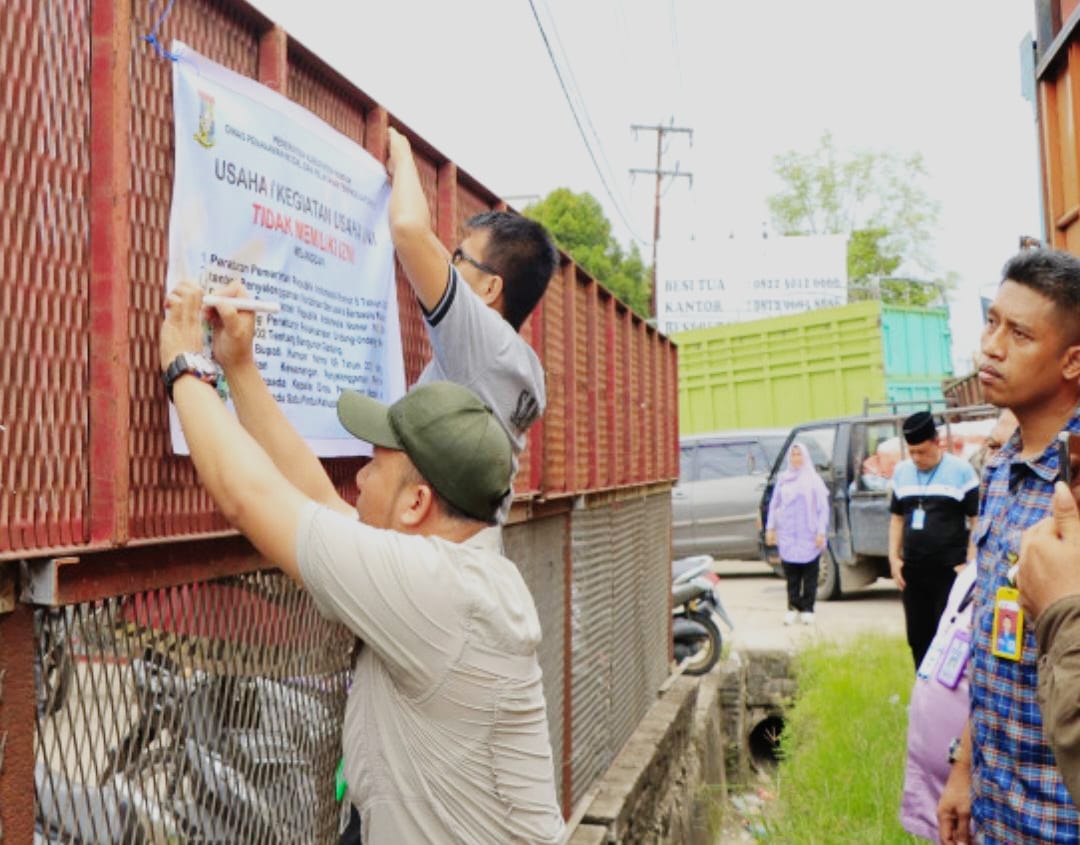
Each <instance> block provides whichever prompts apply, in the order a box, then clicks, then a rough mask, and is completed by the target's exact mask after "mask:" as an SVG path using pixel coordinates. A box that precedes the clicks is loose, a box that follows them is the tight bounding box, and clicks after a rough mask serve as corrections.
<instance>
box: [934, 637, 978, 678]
mask: <svg viewBox="0 0 1080 845" xmlns="http://www.w3.org/2000/svg"><path fill="white" fill-rule="evenodd" d="M970 655H971V635H970V634H969V633H968V632H967V631H964V630H962V629H957V630H955V631H953V635H952V638H951V639H950V640H949V645H948V646H947V647H946V649H945V656H944V657H943V658H942V659H941V665H940V666H938V670H937V681H938V683H939V684H942V685H943V686H946V687H948V688H949V689H956V685H957V684H959V683H960V679H961V678H962V677H963V676H964V667H965V666H966V665H967V662H968V657H969V656H970Z"/></svg>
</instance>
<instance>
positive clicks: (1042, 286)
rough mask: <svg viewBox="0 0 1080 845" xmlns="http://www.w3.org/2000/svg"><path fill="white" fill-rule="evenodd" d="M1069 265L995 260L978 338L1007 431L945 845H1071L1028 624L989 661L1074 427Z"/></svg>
mask: <svg viewBox="0 0 1080 845" xmlns="http://www.w3.org/2000/svg"><path fill="white" fill-rule="evenodd" d="M1078 380H1080V261H1078V260H1077V259H1076V258H1075V257H1073V256H1071V255H1069V254H1067V253H1064V252H1057V251H1053V250H1031V251H1027V252H1022V253H1020V254H1019V255H1017V256H1015V257H1014V258H1013V259H1011V260H1010V261H1009V262H1008V264H1006V265H1005V268H1004V272H1003V281H1002V283H1001V286H1000V287H999V288H998V292H997V296H996V298H995V300H994V304H993V305H992V306H991V308H990V310H989V313H988V316H987V321H986V326H985V328H984V329H983V336H982V355H981V361H980V370H979V381H980V383H981V385H982V388H983V393H984V395H985V396H986V398H987V399H988V400H989V401H990V402H992V403H993V404H995V405H997V406H998V407H1002V408H1009V409H1010V410H1012V411H1013V413H1014V414H1015V415H1016V418H1017V420H1018V422H1019V428H1018V430H1017V432H1016V434H1014V435H1013V437H1012V438H1011V439H1010V440H1009V442H1008V443H1007V444H1006V445H1005V446H1004V447H1003V448H1002V449H1001V450H1000V451H999V452H998V454H997V455H995V456H994V457H993V458H992V459H991V460H990V461H989V462H988V463H987V466H986V470H985V474H984V476H983V480H982V496H981V501H980V504H979V517H978V521H977V523H976V527H975V531H974V533H973V535H972V540H973V543H974V545H975V547H976V553H977V560H978V576H977V580H976V588H975V601H974V614H973V623H972V644H971V660H972V664H971V670H972V671H971V716H970V719H969V720H968V726H967V728H965V730H964V732H963V735H962V736H961V737H960V741H959V743H958V744H957V745H958V748H957V750H956V751H955V754H954V755H951V756H952V757H953V759H954V762H953V766H952V772H951V774H950V775H949V780H948V782H947V783H946V785H945V791H944V793H943V795H942V797H941V802H940V803H939V805H938V824H939V829H940V831H941V841H942V842H943V843H945V845H953V843H961V842H962V843H967V842H971V841H972V839H971V834H972V832H974V834H975V837H976V839H975V841H978V842H981V843H987V844H988V845H1020V844H1021V843H1075V842H1078V841H1080V827H1078V817H1077V809H1076V806H1075V805H1074V804H1073V800H1072V798H1071V797H1070V795H1069V792H1068V790H1067V789H1066V787H1065V784H1064V783H1063V781H1062V779H1061V775H1060V773H1059V771H1058V769H1057V764H1056V761H1055V759H1054V754H1053V751H1052V750H1051V748H1050V746H1049V744H1048V743H1047V740H1046V737H1045V735H1044V733H1043V725H1042V717H1041V715H1040V712H1039V704H1038V699H1037V690H1038V674H1037V663H1036V661H1037V656H1038V650H1037V645H1036V642H1035V636H1034V633H1033V631H1032V629H1031V626H1030V625H1029V624H1027V623H1026V622H1025V623H1024V625H1023V630H1018V631H1017V632H1016V635H1017V645H1018V651H1017V653H1016V654H1015V655H1013V656H1014V657H1015V658H1016V659H1011V658H1010V657H1009V656H1002V655H995V654H994V653H993V652H994V649H993V645H994V644H993V642H992V640H991V632H992V630H993V624H994V617H995V611H996V610H997V611H999V612H998V616H999V618H1000V615H1001V612H1003V611H1004V610H1005V609H1006V608H1007V607H1009V606H1010V602H1011V603H1012V605H1011V606H1015V601H1016V595H1015V590H1012V588H1011V587H1010V585H1009V581H1008V572H1009V569H1010V567H1011V566H1012V565H1013V564H1014V563H1015V562H1016V560H1017V557H1018V555H1019V552H1020V535H1021V533H1022V532H1023V530H1024V529H1025V528H1028V527H1029V526H1031V525H1033V524H1034V523H1036V522H1038V521H1039V520H1041V519H1042V518H1043V517H1045V516H1047V515H1048V514H1049V513H1050V502H1051V496H1052V495H1053V489H1054V482H1055V480H1056V479H1057V477H1058V465H1057V450H1056V449H1055V448H1054V441H1055V439H1056V437H1057V434H1058V433H1059V432H1060V431H1062V430H1068V431H1080V414H1078V413H1077V403H1078V401H1080V387H1078Z"/></svg>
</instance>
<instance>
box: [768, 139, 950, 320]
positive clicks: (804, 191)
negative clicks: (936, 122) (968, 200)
mask: <svg viewBox="0 0 1080 845" xmlns="http://www.w3.org/2000/svg"><path fill="white" fill-rule="evenodd" d="M773 170H774V172H775V173H776V175H777V176H779V177H780V179H781V181H782V182H783V184H784V186H783V188H782V189H781V190H780V191H778V192H777V193H775V194H773V195H772V196H770V197H769V199H768V202H769V211H770V213H771V215H772V225H773V228H774V229H775V230H776V231H777V232H778V233H780V234H782V235H847V236H848V292H849V295H850V298H851V299H852V300H859V299H881V300H882V301H884V302H889V303H894V304H903V305H930V304H935V303H939V304H942V303H943V302H944V298H945V294H946V291H948V290H949V289H950V288H952V287H955V285H956V275H955V274H954V273H946V274H944V275H939V274H938V272H937V268H936V266H935V265H934V261H933V258H932V257H931V254H930V253H931V246H932V244H933V233H934V229H935V227H936V226H937V217H938V204H937V203H936V202H934V201H933V200H932V199H931V198H930V196H929V195H928V194H927V191H926V187H925V183H926V180H927V173H926V165H925V164H924V163H923V159H922V155H921V154H919V153H913V154H910V155H906V156H904V155H899V154H897V153H895V152H883V151H876V150H856V151H854V152H849V153H841V152H839V151H837V149H836V146H835V144H834V143H833V138H832V134H831V133H829V132H826V133H825V134H824V135H822V136H821V139H820V141H819V142H818V145H817V148H816V149H815V150H813V151H812V152H809V153H802V152H797V151H794V150H791V151H789V152H786V153H782V154H780V155H778V156H776V158H775V159H774V160H773Z"/></svg>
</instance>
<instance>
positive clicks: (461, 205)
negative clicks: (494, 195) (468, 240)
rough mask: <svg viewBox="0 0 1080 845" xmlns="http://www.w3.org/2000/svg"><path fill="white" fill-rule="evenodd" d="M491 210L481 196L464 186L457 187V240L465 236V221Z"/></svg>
mask: <svg viewBox="0 0 1080 845" xmlns="http://www.w3.org/2000/svg"><path fill="white" fill-rule="evenodd" d="M485 211H491V206H490V205H489V204H488V203H487V201H485V200H484V199H483V198H482V197H480V196H478V195H477V194H474V193H473V192H472V191H469V190H467V189H465V188H462V187H460V186H459V188H458V202H457V212H458V219H457V240H458V241H460V240H461V239H462V238H463V237H464V236H465V221H466V220H468V219H469V218H470V217H473V216H475V215H477V214H482V213H483V212H485Z"/></svg>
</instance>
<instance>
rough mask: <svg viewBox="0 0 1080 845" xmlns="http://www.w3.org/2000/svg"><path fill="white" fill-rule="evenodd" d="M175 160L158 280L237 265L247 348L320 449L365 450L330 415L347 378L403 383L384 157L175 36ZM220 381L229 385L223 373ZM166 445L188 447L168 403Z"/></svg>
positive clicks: (358, 382)
mask: <svg viewBox="0 0 1080 845" xmlns="http://www.w3.org/2000/svg"><path fill="white" fill-rule="evenodd" d="M173 52H174V53H175V54H176V55H177V56H178V60H177V61H176V62H174V63H173V109H174V111H175V113H176V170H175V178H174V181H173V197H172V211H171V215H170V218H169V269H168V275H167V277H166V289H171V288H172V287H174V286H175V285H177V284H178V283H179V282H181V281H183V280H190V281H198V282H200V283H201V284H202V286H203V288H204V289H205V291H206V292H207V293H212V292H214V291H216V290H218V289H220V288H222V287H224V286H225V285H227V284H228V283H229V282H231V281H232V280H233V279H241V280H242V281H243V283H244V286H245V287H246V288H247V290H248V292H249V294H250V295H251V296H252V297H253V298H256V299H262V300H270V301H274V302H279V303H281V311H280V313H277V314H260V315H258V322H257V328H256V338H255V358H256V361H257V363H258V366H259V369H260V371H261V372H262V375H263V378H264V379H265V380H266V383H267V384H268V385H269V387H270V390H271V392H272V393H273V394H274V398H275V399H277V401H278V402H279V404H280V405H281V406H282V408H283V409H284V410H285V413H286V415H287V416H288V418H289V420H290V421H291V422H292V424H293V425H294V426H295V427H296V429H297V430H298V431H299V432H300V434H301V435H302V436H303V437H304V438H305V440H307V442H308V443H309V444H310V445H311V447H312V448H313V449H314V450H315V452H316V454H318V455H320V456H322V457H333V456H339V455H362V454H369V453H370V447H369V446H368V445H367V444H366V443H363V442H361V441H358V440H356V439H355V438H354V437H352V436H351V435H349V434H348V433H347V432H346V431H345V429H343V428H342V427H341V424H340V423H339V422H338V419H337V411H336V406H337V399H338V396H339V394H340V393H341V391H342V390H343V389H346V388H348V389H351V390H356V391H358V392H360V393H365V394H367V395H369V396H372V397H374V398H376V399H379V400H380V401H384V402H392V401H394V400H395V399H397V398H398V397H399V396H401V395H402V394H403V393H404V391H405V373H404V366H403V364H402V357H401V332H400V329H399V325H398V313H397V294H396V289H395V285H394V253H393V245H392V243H391V241H390V227H389V219H388V214H387V212H388V205H389V201H390V185H389V182H388V181H387V178H386V171H385V169H384V168H383V166H382V165H381V164H380V163H379V162H378V161H377V160H376V159H375V158H373V157H372V156H371V155H369V154H368V153H367V152H366V151H365V150H364V149H363V148H362V147H360V146H359V145H357V144H356V143H355V142H353V141H351V140H350V139H348V138H346V137H345V136H344V135H342V134H340V133H339V132H337V131H336V130H334V129H332V128H330V127H329V126H328V125H327V124H325V123H324V122H323V121H321V120H320V119H318V118H317V117H315V116H314V115H313V114H311V113H310V112H308V111H306V110H305V109H303V108H301V107H300V106H298V105H296V104H295V103H293V102H291V101H289V100H287V99H286V98H284V97H282V96H281V95H279V94H277V93H275V92H274V91H271V90H270V89H269V88H266V87H265V86H263V85H260V84H259V83H257V82H255V81H253V80H250V79H247V78H246V77H243V76H240V75H239V74H236V73H233V72H232V71H230V70H228V69H227V68H224V67H221V66H220V65H217V64H215V63H213V62H211V61H209V60H208V59H206V58H204V57H203V56H200V55H199V54H198V53H196V52H194V51H193V50H192V49H191V48H190V47H188V46H186V45H184V44H181V43H179V42H174V43H173ZM223 391H224V393H225V394H226V395H227V392H228V386H227V385H224V387H223ZM170 433H171V435H172V443H173V449H174V450H175V451H176V452H177V453H178V454H188V449H187V444H186V443H185V442H184V439H183V433H182V431H181V429H180V425H179V421H178V419H177V417H176V413H175V410H174V409H172V408H171V407H170Z"/></svg>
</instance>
